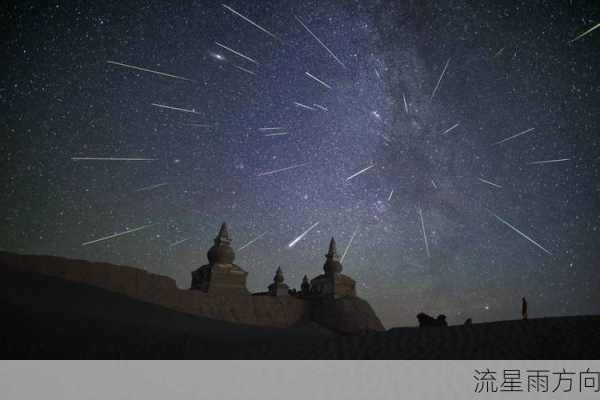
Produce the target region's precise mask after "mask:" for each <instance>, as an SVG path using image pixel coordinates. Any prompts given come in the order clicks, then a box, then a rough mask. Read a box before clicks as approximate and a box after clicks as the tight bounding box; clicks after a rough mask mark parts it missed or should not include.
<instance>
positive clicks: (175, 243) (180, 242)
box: [169, 238, 191, 247]
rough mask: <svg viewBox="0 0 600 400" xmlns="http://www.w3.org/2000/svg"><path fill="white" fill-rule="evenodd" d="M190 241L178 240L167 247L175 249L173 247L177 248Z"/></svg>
mask: <svg viewBox="0 0 600 400" xmlns="http://www.w3.org/2000/svg"><path fill="white" fill-rule="evenodd" d="M190 239H191V238H185V239H181V240H178V241H176V242H173V243H171V244H170V245H169V247H175V246H179V245H180V244H182V243H185V242H187V241H188V240H190Z"/></svg>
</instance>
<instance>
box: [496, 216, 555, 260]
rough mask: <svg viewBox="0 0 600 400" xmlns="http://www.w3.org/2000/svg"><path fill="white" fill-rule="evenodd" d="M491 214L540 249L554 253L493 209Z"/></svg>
mask: <svg viewBox="0 0 600 400" xmlns="http://www.w3.org/2000/svg"><path fill="white" fill-rule="evenodd" d="M488 212H489V213H490V214H492V215H493V216H494V217H496V219H497V220H498V221H500V222H502V223H503V224H504V225H506V226H508V227H509V228H510V229H512V230H513V231H515V232H517V233H518V234H519V235H521V236H522V237H524V238H525V239H527V240H528V241H530V242H531V243H533V244H534V245H536V246H537V247H539V248H540V249H542V250H543V251H544V252H545V253H547V254H549V255H552V253H550V252H549V251H548V250H546V249H545V248H544V247H542V245H541V244H539V243H538V242H536V241H535V240H533V239H532V238H530V237H529V236H527V235H526V234H524V233H523V232H521V231H520V230H518V229H517V228H515V227H514V226H512V225H511V224H510V223H509V222H508V221H505V220H503V219H502V218H501V217H499V216H498V215H496V214H494V213H493V212H491V211H488Z"/></svg>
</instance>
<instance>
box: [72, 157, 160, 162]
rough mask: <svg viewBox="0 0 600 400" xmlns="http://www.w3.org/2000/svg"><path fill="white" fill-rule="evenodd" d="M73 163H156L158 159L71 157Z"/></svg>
mask: <svg viewBox="0 0 600 400" xmlns="http://www.w3.org/2000/svg"><path fill="white" fill-rule="evenodd" d="M71 160H73V161H155V160H156V158H125V157H71Z"/></svg>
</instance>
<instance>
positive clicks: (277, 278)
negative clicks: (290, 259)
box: [273, 267, 284, 283]
mask: <svg viewBox="0 0 600 400" xmlns="http://www.w3.org/2000/svg"><path fill="white" fill-rule="evenodd" d="M283 281H284V278H283V271H282V270H281V267H277V271H276V272H275V276H274V277H273V282H275V283H283Z"/></svg>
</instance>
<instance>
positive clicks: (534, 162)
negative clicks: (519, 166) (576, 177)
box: [528, 158, 570, 165]
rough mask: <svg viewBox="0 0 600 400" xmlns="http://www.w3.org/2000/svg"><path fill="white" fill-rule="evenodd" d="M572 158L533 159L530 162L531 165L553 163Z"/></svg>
mask: <svg viewBox="0 0 600 400" xmlns="http://www.w3.org/2000/svg"><path fill="white" fill-rule="evenodd" d="M569 160H570V158H561V159H558V160H544V161H532V162H530V163H528V164H529V165H539V164H552V163H557V162H564V161H569Z"/></svg>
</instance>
